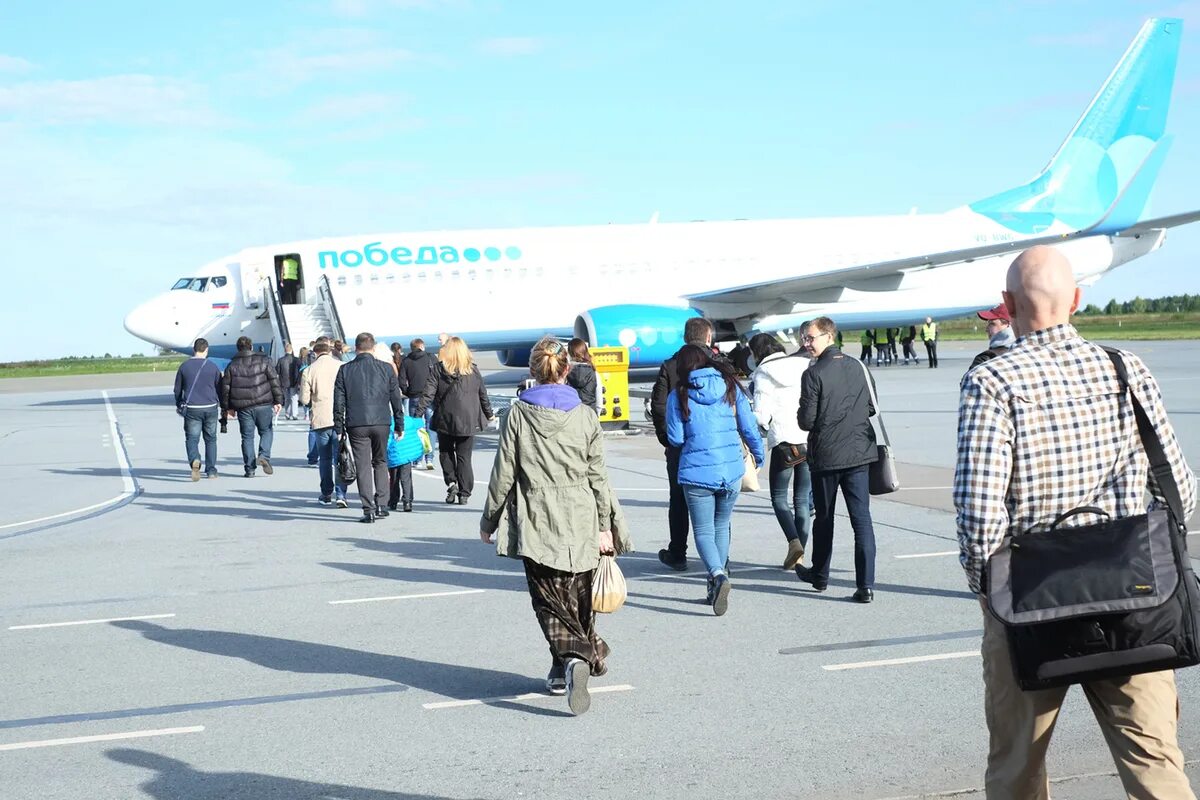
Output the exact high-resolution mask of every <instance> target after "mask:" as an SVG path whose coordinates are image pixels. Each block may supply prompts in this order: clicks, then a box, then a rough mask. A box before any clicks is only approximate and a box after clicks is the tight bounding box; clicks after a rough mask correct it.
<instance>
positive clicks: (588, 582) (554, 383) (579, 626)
mask: <svg viewBox="0 0 1200 800" xmlns="http://www.w3.org/2000/svg"><path fill="white" fill-rule="evenodd" d="M569 369H570V365H569V363H568V358H567V351H566V348H565V347H564V346H563V345H562V343H560V342H558V341H557V340H555V339H553V338H549V337H547V338H545V339H543V340H542V341H540V342H538V344H537V345H536V346H535V347H534V348H533V352H532V354H531V357H530V371H531V372H532V373H533V376H534V378H535V379H536V380H537V385H536V386H534V387H532V388H529V389H526V390H525V391H524V392H522V393H521V396H520V398H518V399H517V401H516V402H514V403H513V405H512V408H511V409H510V411H509V412H508V415H507V417H506V418H505V420H504V424H503V425H502V426H501V431H500V446H499V448H498V450H497V453H496V462H495V464H494V465H493V467H492V477H491V480H490V482H489V484H488V495H487V502H486V503H485V505H484V508H483V518H482V520H481V522H480V532H479V536H480V538H481V539H482V540H483V541H484V542H485V543H488V544H491V543H492V537H493V535H495V536H496V551H497V553H499V554H500V555H502V556H507V557H509V558H519V559H521V560H522V562H523V563H524V565H525V577H526V579H527V581H528V584H529V597H530V600H531V601H532V603H533V610H534V613H535V614H536V615H537V618H538V623H539V624H540V625H541V627H542V632H543V633H544V634H545V636H546V641H547V642H548V643H549V645H550V654H551V656H552V658H553V662H552V664H551V667H550V674H549V675H547V677H546V688H547V689H548V690H549V691H550V692H551V693H552V694H566V695H567V704H568V706H569V707H570V709H571V711H572V712H573V713H575V714H582V713H583V712H585V711H587V710H588V707H589V705H590V704H591V699H590V696H589V695H588V689H587V684H588V678H589V677H590V676H592V675H603V674H605V673H606V672H607V671H608V667H607V665H606V664H605V659H606V658H607V657H608V654H609V647H608V645H607V644H606V643H605V642H604V640H603V639H601V638H600V637H599V636H597V635H596V615H595V613H594V612H593V611H592V577H593V575H594V574H595V571H596V567H597V565H598V564H599V562H600V554H601V553H623V552H626V551H628V550H629V549H631V548H630V543H629V539H628V535H627V533H626V531H625V520H624V517H623V515H622V514H621V511H620V506H619V505H618V504H617V500H616V497H615V496H614V495H613V493H612V489H611V487H610V486H609V482H608V470H607V469H606V468H605V466H604V440H603V436H602V434H601V431H600V423H599V421H598V420H597V418H596V412H595V411H593V410H592V409H590V408H588V407H587V406H585V405H583V404H582V403H581V402H580V400H579V394H578V393H577V392H576V391H575V390H574V389H573V388H571V387H570V386H567V385H565V381H566V377H567V372H568V371H569ZM501 523H505V524H501Z"/></svg>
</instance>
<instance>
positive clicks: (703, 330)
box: [650, 317, 713, 572]
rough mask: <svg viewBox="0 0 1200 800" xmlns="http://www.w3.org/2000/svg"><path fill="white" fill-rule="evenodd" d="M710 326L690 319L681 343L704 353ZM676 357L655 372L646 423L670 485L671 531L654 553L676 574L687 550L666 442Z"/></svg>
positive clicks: (684, 515) (675, 469)
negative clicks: (662, 457) (663, 458)
mask: <svg viewBox="0 0 1200 800" xmlns="http://www.w3.org/2000/svg"><path fill="white" fill-rule="evenodd" d="M712 341H713V326H712V323H711V322H709V321H708V320H706V319H704V318H703V317H693V318H692V319H689V320H688V321H687V323H686V324H685V325H684V326H683V343H684V344H685V345H688V344H698V345H700V346H701V347H703V348H705V349H707V348H710V347H712ZM678 356H679V353H676V354H675V355H674V356H671V357H670V358H669V359H667V360H666V361H664V362H663V365H662V366H661V367H660V368H659V370H658V378H656V379H655V381H654V389H653V391H651V393H650V419H651V421H652V422H653V423H654V433H655V434H656V435H657V436H658V441H659V442H660V443H661V444H662V446H663V450H664V451H665V453H666V456H667V481H668V483H670V485H671V499H670V505H669V507H668V509H667V525H668V526H669V527H670V531H671V543H670V544H669V545H667V547H666V549H663V550H659V551H658V560H659V561H661V562H662V563H664V564H666V565H667V566H668V567H670V568H671V569H675V570H679V571H680V572H682V571H684V570H686V569H687V547H688V509H687V501H686V500H684V497H683V488H682V487H681V486H680V485H679V452H680V451H679V448H678V447H672V446H671V443H670V442H668V441H667V398H668V397H669V396H670V394H671V392H673V391H675V388H676V387H677V386H678V385H679V378H678V376H677V375H676V372H677V370H676V368H675V359H676V358H677V357H678Z"/></svg>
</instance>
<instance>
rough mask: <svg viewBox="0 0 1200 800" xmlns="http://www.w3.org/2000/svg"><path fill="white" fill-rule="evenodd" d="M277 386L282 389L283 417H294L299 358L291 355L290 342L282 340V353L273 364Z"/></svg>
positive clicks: (298, 386)
mask: <svg viewBox="0 0 1200 800" xmlns="http://www.w3.org/2000/svg"><path fill="white" fill-rule="evenodd" d="M275 373H276V374H277V375H278V376H279V388H280V389H281V390H283V418H284V419H295V418H296V412H297V410H298V409H297V408H296V400H297V398H298V397H299V394H300V359H298V358H296V357H295V356H294V355H292V344H291V342H284V345H283V355H282V356H281V357H280V359H279V363H278V364H276V365H275Z"/></svg>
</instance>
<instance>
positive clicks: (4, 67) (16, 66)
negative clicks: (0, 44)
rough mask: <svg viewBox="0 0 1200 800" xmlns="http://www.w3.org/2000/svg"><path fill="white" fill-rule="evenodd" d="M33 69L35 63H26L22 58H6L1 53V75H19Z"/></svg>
mask: <svg viewBox="0 0 1200 800" xmlns="http://www.w3.org/2000/svg"><path fill="white" fill-rule="evenodd" d="M32 69H33V62H32V61H26V60H25V59H23V58H21V57H20V56H6V55H4V54H3V53H0V73H5V72H9V73H17V74H20V73H22V72H29V71H30V70H32Z"/></svg>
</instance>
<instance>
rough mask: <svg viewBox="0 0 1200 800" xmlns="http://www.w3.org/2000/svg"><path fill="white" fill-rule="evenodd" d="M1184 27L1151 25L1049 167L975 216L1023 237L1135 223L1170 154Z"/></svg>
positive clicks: (975, 207)
mask: <svg viewBox="0 0 1200 800" xmlns="http://www.w3.org/2000/svg"><path fill="white" fill-rule="evenodd" d="M1182 34H1183V20H1180V19H1151V20H1147V21H1146V23H1145V24H1144V25H1143V26H1142V29H1141V31H1139V32H1138V35H1137V38H1135V39H1134V40H1133V44H1131V45H1130V46H1129V49H1128V50H1127V51H1125V55H1124V56H1123V57H1122V58H1121V60H1120V62H1118V63H1117V67H1116V69H1114V70H1113V72H1112V74H1111V75H1109V77H1108V80H1107V81H1105V83H1104V86H1103V87H1101V89H1100V92H1099V93H1098V94H1097V95H1096V97H1095V98H1094V99H1093V100H1092V103H1091V105H1090V106H1088V109H1087V111H1085V112H1084V114H1083V117H1082V118H1081V119H1080V120H1079V122H1078V123H1076V125H1075V128H1074V130H1072V131H1071V134H1070V136H1068V137H1067V140H1066V141H1065V142H1063V144H1062V146H1061V147H1060V148H1059V149H1058V152H1057V153H1055V154H1054V158H1052V159H1051V160H1050V164H1049V165H1048V166H1047V167H1046V168H1045V169H1044V170H1042V173H1041V174H1040V175H1038V176H1037V177H1036V178H1034V179H1033V180H1032V181H1030V182H1029V183H1027V184H1025V185H1024V186H1018V187H1017V188H1015V189H1009V190H1008V191H1006V192H1001V193H1000V194H997V195H993V196H992V197H988V198H985V199H983V200H980V201H978V202H976V203H972V204H971V205H970V208H971V210H972V211H975V212H977V213H979V214H982V215H984V216H986V217H989V218H991V219H993V220H995V221H996V222H998V223H1000V224H1001V225H1003V226H1004V227H1006V228H1008V229H1009V230H1012V231H1015V232H1017V233H1025V234H1036V233H1045V232H1050V231H1051V230H1052V229H1053V228H1054V227H1055V223H1062V224H1061V225H1059V226H1058V227H1059V228H1062V227H1063V226H1066V227H1069V228H1070V229H1071V230H1082V229H1084V228H1088V227H1090V226H1097V229H1098V230H1101V229H1108V228H1112V229H1114V230H1115V229H1116V228H1113V227H1112V226H1114V225H1118V224H1119V225H1128V224H1132V223H1133V222H1136V221H1137V218H1138V217H1139V216H1140V215H1141V213H1142V211H1143V209H1144V208H1145V205H1146V202H1147V200H1148V199H1149V195H1150V188H1151V187H1152V186H1153V184H1154V181H1155V179H1156V178H1157V177H1158V170H1159V169H1160V168H1161V166H1162V163H1163V160H1164V158H1165V156H1166V150H1167V148H1168V146H1169V137H1164V135H1163V134H1164V130H1165V128H1166V123H1167V110H1168V109H1169V107H1170V105H1171V88H1172V86H1173V85H1174V83H1175V64H1176V62H1177V61H1178V58H1179V40H1180V38H1181V36H1182Z"/></svg>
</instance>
